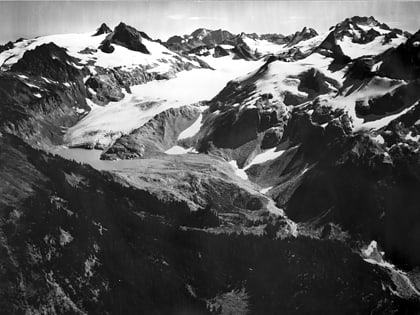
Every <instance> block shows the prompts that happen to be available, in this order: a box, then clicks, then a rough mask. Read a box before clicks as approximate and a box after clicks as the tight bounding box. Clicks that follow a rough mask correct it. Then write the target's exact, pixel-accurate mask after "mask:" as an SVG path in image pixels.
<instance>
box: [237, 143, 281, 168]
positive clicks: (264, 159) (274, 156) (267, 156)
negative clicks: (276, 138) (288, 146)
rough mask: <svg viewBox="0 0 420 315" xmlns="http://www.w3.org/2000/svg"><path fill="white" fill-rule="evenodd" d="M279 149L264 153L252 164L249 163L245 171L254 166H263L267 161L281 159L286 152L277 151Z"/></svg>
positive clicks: (253, 160)
mask: <svg viewBox="0 0 420 315" xmlns="http://www.w3.org/2000/svg"><path fill="white" fill-rule="evenodd" d="M276 150H277V148H271V149H268V150H265V151H263V152H262V153H260V154H258V155H257V156H255V157H254V158H253V159H252V161H251V163H249V164H248V165H247V166H246V167H245V168H244V170H247V169H249V168H250V167H251V166H252V165H256V164H261V163H264V162H267V161H271V160H275V159H277V158H278V157H280V156H281V155H282V154H283V153H284V152H285V151H286V150H280V151H276Z"/></svg>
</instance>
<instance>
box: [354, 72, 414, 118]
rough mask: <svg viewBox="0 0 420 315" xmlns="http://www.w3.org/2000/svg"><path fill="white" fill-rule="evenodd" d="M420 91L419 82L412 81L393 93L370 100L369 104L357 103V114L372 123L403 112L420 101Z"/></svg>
mask: <svg viewBox="0 0 420 315" xmlns="http://www.w3.org/2000/svg"><path fill="white" fill-rule="evenodd" d="M419 89H420V82H419V80H415V81H412V82H410V83H408V84H406V85H403V86H401V87H398V88H396V89H395V90H394V91H392V93H387V94H385V95H383V96H380V97H377V98H372V99H370V100H369V101H368V103H367V104H365V103H363V102H359V103H356V113H357V115H358V116H359V117H362V118H364V119H365V120H366V121H371V120H376V119H379V118H382V117H385V116H387V115H391V114H395V113H398V112H401V111H402V110H403V109H405V108H407V107H409V106H412V105H413V104H414V103H415V102H416V101H417V100H418V99H419V97H420V90H419Z"/></svg>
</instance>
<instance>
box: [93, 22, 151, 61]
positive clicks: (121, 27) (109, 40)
mask: <svg viewBox="0 0 420 315" xmlns="http://www.w3.org/2000/svg"><path fill="white" fill-rule="evenodd" d="M143 38H146V39H148V40H151V38H150V37H149V36H148V35H147V34H146V33H144V32H140V31H138V30H136V29H135V28H134V27H131V26H129V25H126V24H124V23H122V22H121V23H120V24H118V25H117V26H116V27H115V29H114V31H113V32H112V33H110V34H109V35H108V36H107V37H106V38H105V40H104V41H103V42H102V44H101V47H100V49H101V50H102V51H103V52H107V53H112V51H113V50H114V48H113V47H112V46H111V44H117V45H120V46H123V47H126V48H128V49H130V50H134V51H139V52H141V53H143V54H150V52H149V50H148V49H147V47H146V46H145V45H144V44H143V43H142V39H143Z"/></svg>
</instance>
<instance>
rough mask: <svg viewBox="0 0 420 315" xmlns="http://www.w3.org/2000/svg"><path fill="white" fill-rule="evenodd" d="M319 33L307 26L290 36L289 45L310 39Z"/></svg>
mask: <svg viewBox="0 0 420 315" xmlns="http://www.w3.org/2000/svg"><path fill="white" fill-rule="evenodd" d="M317 35H318V33H317V31H315V30H314V29H313V28H310V27H309V28H308V27H306V26H305V27H304V28H303V29H302V30H301V31H300V32H299V31H298V32H296V33H294V34H292V35H289V36H288V37H289V38H290V40H289V43H288V46H293V45H296V44H297V43H299V42H301V41H304V40H308V39H310V38H312V37H315V36H317Z"/></svg>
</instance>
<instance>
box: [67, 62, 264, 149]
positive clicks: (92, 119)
mask: <svg viewBox="0 0 420 315" xmlns="http://www.w3.org/2000/svg"><path fill="white" fill-rule="evenodd" d="M219 59H221V60H219ZM206 61H209V63H210V65H211V66H212V67H213V68H215V69H216V70H210V69H193V70H190V71H182V72H179V73H177V76H176V78H174V79H170V80H155V81H151V82H148V83H146V84H141V85H136V86H132V87H131V88H130V89H131V92H132V93H131V94H125V97H124V99H123V100H121V101H119V102H111V103H109V104H108V105H106V106H98V105H95V104H93V103H92V102H91V101H89V100H88V102H89V104H90V105H91V107H92V110H91V112H90V113H89V114H88V115H87V116H85V117H84V118H83V119H82V120H81V121H79V122H78V123H77V124H76V125H75V126H73V127H72V128H69V129H68V131H67V132H66V134H65V137H64V138H65V143H66V144H67V145H69V146H77V145H80V144H84V143H98V144H100V145H103V146H108V145H110V144H111V143H112V142H113V141H114V140H115V139H116V138H118V137H120V136H121V135H123V134H127V133H130V132H131V131H132V130H134V129H136V128H138V127H141V126H142V125H144V124H145V123H146V122H147V121H148V120H149V119H150V118H152V117H153V116H155V115H157V114H159V113H161V112H162V111H165V110H167V109H169V108H176V107H180V106H184V105H188V104H193V103H197V102H199V101H205V100H210V99H211V98H213V97H214V96H215V95H216V94H217V93H218V92H219V91H220V90H221V89H222V88H223V87H224V86H225V85H226V84H227V83H228V81H230V80H232V79H234V78H235V77H237V76H239V75H241V74H244V73H246V72H247V71H251V70H253V69H255V67H258V66H259V65H260V62H247V61H244V60H233V59H232V58H231V57H229V56H227V57H224V58H218V59H216V58H212V57H209V58H206ZM200 124H201V123H200ZM200 124H198V125H195V126H191V127H190V128H199V127H200ZM192 132H194V130H193V131H185V134H183V135H182V136H185V135H186V134H189V133H192Z"/></svg>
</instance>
